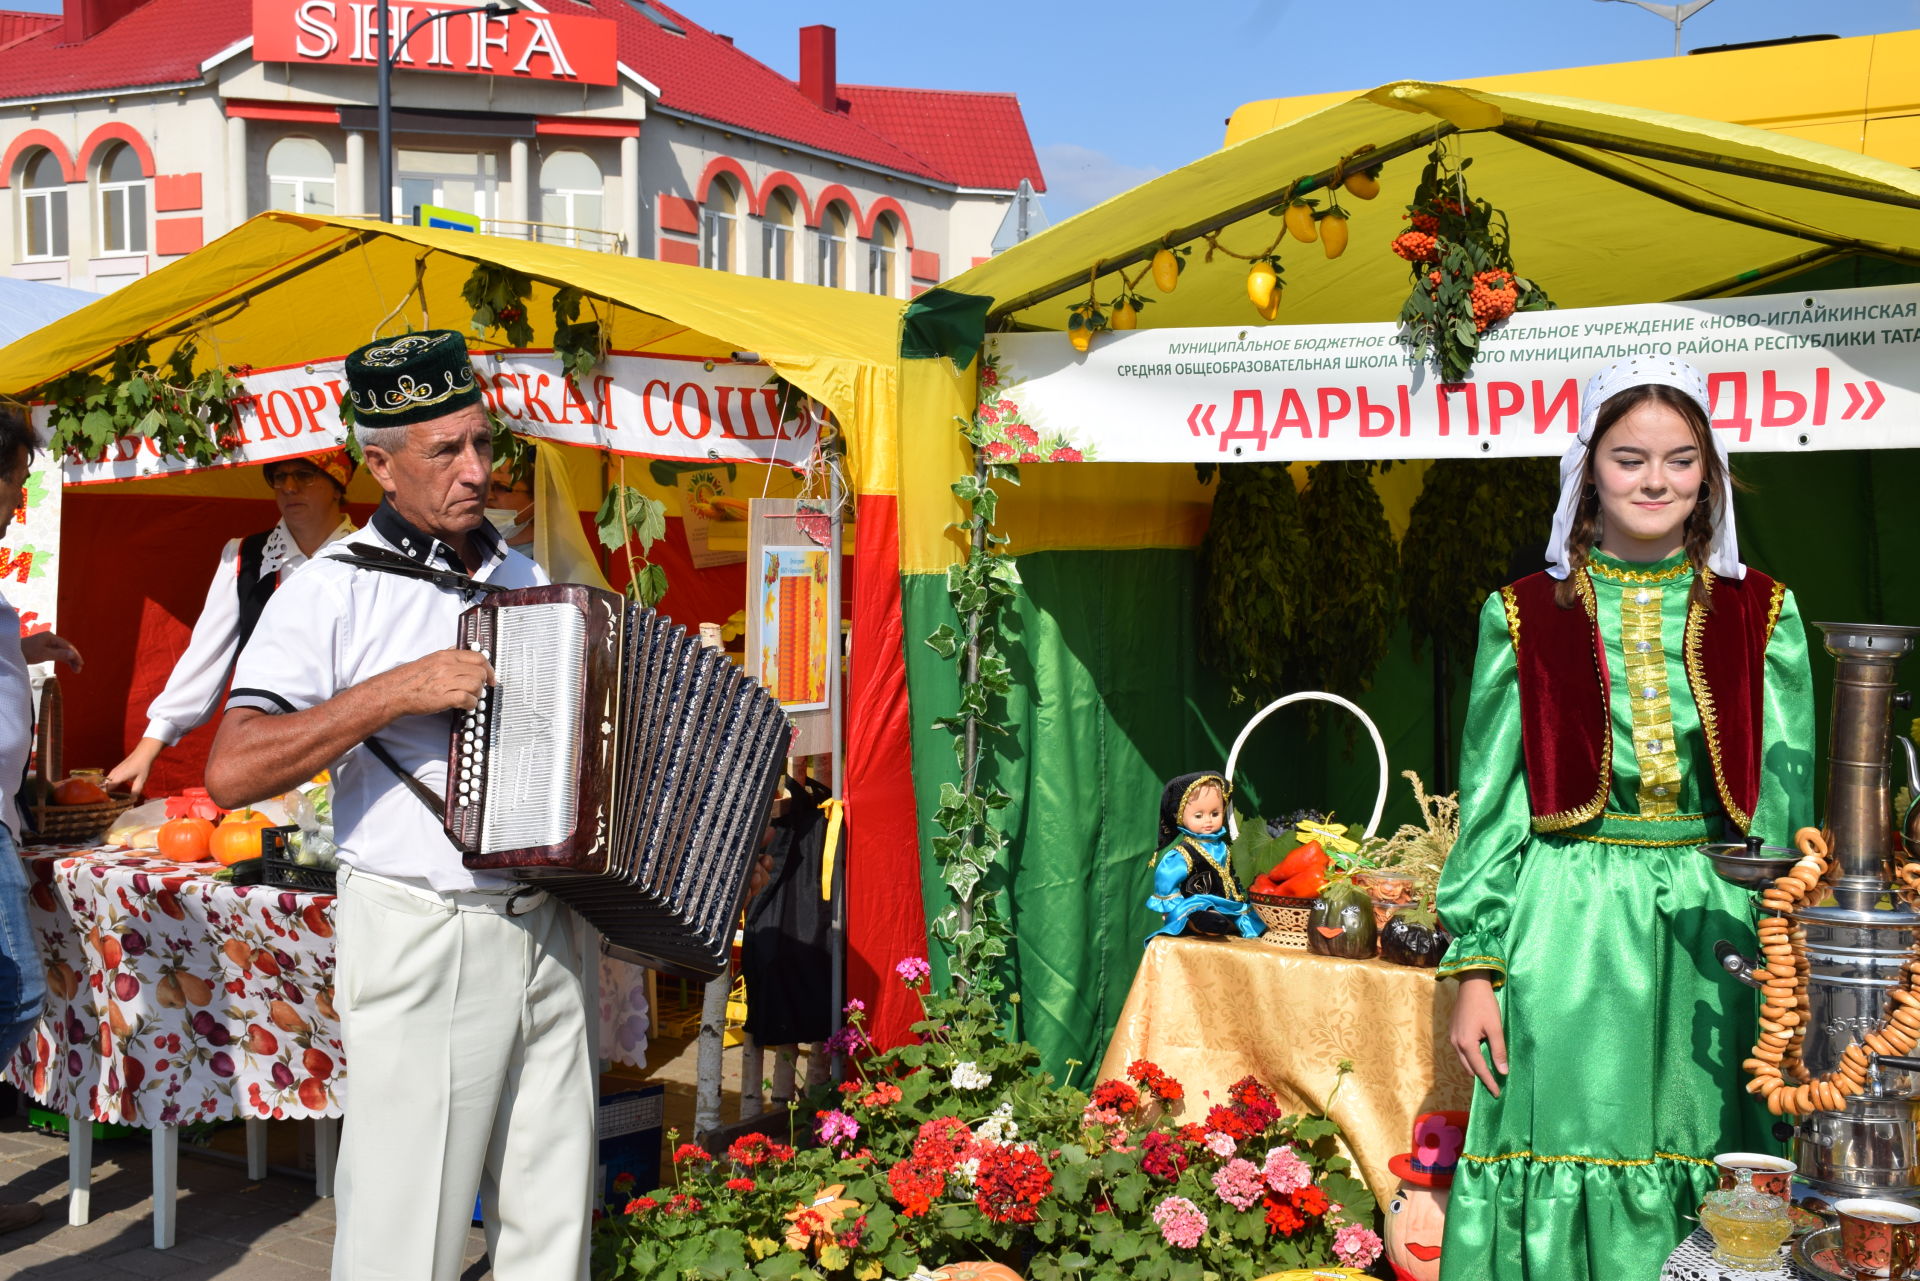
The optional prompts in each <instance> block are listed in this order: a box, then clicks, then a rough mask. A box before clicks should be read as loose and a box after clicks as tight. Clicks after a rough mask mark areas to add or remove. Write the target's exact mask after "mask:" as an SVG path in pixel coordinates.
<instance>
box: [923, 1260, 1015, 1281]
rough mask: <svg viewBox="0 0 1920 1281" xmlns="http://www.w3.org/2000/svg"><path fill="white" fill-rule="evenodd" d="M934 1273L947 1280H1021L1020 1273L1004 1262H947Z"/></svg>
mask: <svg viewBox="0 0 1920 1281" xmlns="http://www.w3.org/2000/svg"><path fill="white" fill-rule="evenodd" d="M935 1275H936V1276H943V1277H945V1278H946V1279H947V1281H1021V1277H1020V1274H1019V1273H1018V1272H1015V1271H1014V1270H1013V1269H1012V1268H1010V1267H1008V1266H1007V1265H1006V1264H1004V1263H949V1264H947V1265H946V1266H945V1267H943V1268H941V1269H940V1270H939V1271H938V1272H937V1273H935Z"/></svg>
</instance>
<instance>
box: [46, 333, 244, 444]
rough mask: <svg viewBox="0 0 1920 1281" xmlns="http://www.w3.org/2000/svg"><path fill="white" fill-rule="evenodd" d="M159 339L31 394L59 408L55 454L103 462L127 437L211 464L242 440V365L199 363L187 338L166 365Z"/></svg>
mask: <svg viewBox="0 0 1920 1281" xmlns="http://www.w3.org/2000/svg"><path fill="white" fill-rule="evenodd" d="M151 345H152V344H151V342H150V341H149V340H147V339H140V340H137V341H134V342H130V343H127V344H125V345H123V346H121V347H119V348H117V349H116V350H115V351H114V353H113V355H112V356H111V357H110V358H109V359H108V361H107V363H106V365H105V366H104V367H100V366H96V367H95V368H93V369H89V370H75V371H73V372H71V373H68V374H66V375H64V376H62V377H60V378H56V379H54V380H53V381H52V382H49V383H45V384H42V385H41V386H40V387H37V388H35V389H33V390H32V391H31V392H29V393H28V397H27V398H28V399H32V400H39V401H44V402H45V403H47V404H48V405H49V406H51V409H50V411H49V415H48V426H49V428H50V429H51V431H52V449H53V452H54V453H56V454H58V453H68V452H71V453H72V454H74V455H76V456H78V457H81V458H86V459H89V460H93V461H99V460H100V459H102V458H104V457H105V456H106V452H107V450H108V449H110V448H111V447H112V446H113V445H114V444H115V443H116V442H118V441H120V440H123V439H129V438H133V439H142V440H149V441H152V442H153V444H154V447H155V448H156V450H158V452H159V453H161V454H162V455H171V456H175V457H179V458H185V459H187V460H189V461H191V462H194V463H199V464H206V463H211V462H214V461H216V460H217V459H219V458H221V457H222V456H223V455H225V454H227V453H228V452H230V451H231V450H233V449H235V448H238V446H239V444H240V438H239V433H238V432H237V430H236V429H235V428H236V424H237V423H238V421H239V412H238V406H237V402H238V401H240V400H241V399H243V398H244V397H245V396H246V394H247V391H246V386H245V385H244V383H242V381H241V374H242V372H243V371H242V370H241V369H240V368H239V367H238V366H226V367H220V366H215V367H212V368H208V369H205V370H200V371H198V372H196V371H195V369H194V362H195V360H196V348H195V346H194V344H193V342H192V341H191V340H183V341H182V342H180V343H179V344H178V345H177V346H176V347H175V348H174V349H173V351H172V353H171V354H170V355H169V356H168V357H167V359H166V362H165V364H164V366H160V365H156V364H155V363H154V361H153V359H152V358H151V355H150V350H151Z"/></svg>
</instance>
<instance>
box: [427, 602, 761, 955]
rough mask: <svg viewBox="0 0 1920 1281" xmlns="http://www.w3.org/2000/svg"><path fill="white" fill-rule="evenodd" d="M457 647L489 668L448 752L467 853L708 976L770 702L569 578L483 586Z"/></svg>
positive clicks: (455, 825)
mask: <svg viewBox="0 0 1920 1281" xmlns="http://www.w3.org/2000/svg"><path fill="white" fill-rule="evenodd" d="M458 643H459V644H460V645H461V646H462V647H464V648H467V649H474V650H478V651H479V652H480V653H481V654H482V655H483V656H485V657H486V658H487V659H488V661H489V662H491V663H492V665H493V670H494V674H495V676H496V678H497V680H498V683H497V684H496V685H494V686H492V687H491V688H489V689H488V690H487V691H486V692H485V693H484V694H482V695H481V698H480V701H479V706H477V707H476V708H474V709H473V710H472V711H470V712H466V713H464V714H462V715H461V716H460V717H459V718H458V719H457V720H456V722H455V725H454V729H453V736H452V741H451V743H450V744H449V747H448V752H447V795H446V811H445V822H446V829H447V834H448V835H449V836H450V837H451V838H452V839H453V842H454V844H455V845H457V846H458V847H459V848H460V851H461V856H462V859H463V860H464V862H465V863H466V865H467V866H468V867H470V868H476V869H479V868H486V869H494V870H500V871H505V872H508V873H510V874H511V875H513V876H514V877H515V878H517V879H519V880H522V881H526V882H530V883H532V884H534V885H537V886H538V887H539V888H540V889H543V890H546V891H548V892H550V893H551V894H553V895H554V897H556V898H558V899H560V900H561V901H562V902H564V903H567V904H568V905H570V906H571V907H572V908H573V909H574V910H575V911H577V912H579V913H580V915H581V916H583V917H585V918H586V919H587V920H588V921H589V922H590V923H592V924H593V925H594V926H595V927H596V928H597V929H598V930H599V931H600V932H601V934H603V935H605V936H606V940H607V947H608V950H609V951H610V952H612V953H613V954H614V955H617V956H621V957H623V958H625V959H629V960H633V961H637V962H639V963H640V964H644V965H650V966H653V967H655V968H657V969H665V970H667V971H670V972H673V973H678V974H685V975H689V976H691V977H695V978H701V979H705V978H711V977H713V976H714V975H716V974H718V973H720V972H721V971H722V970H723V969H724V968H725V967H726V965H727V961H728V956H729V952H730V949H731V947H732V944H733V932H734V924H735V918H736V917H737V916H738V914H739V910H740V901H741V895H742V891H743V890H744V888H745V886H746V881H747V874H748V871H749V869H750V867H751V864H752V861H753V857H754V854H755V852H756V850H757V849H758V847H759V842H760V836H761V833H762V832H763V830H764V829H765V827H766V823H767V815H768V812H769V809H770V808H771V806H772V803H773V795H774V790H775V788H776V787H777V785H778V783H779V781H780V774H781V770H782V767H783V764H784V761H785V757H786V751H787V746H788V744H789V742H790V740H791V729H790V726H789V722H788V720H787V717H786V713H784V712H783V711H781V709H780V704H779V702H778V701H777V700H776V699H775V698H774V697H773V695H772V694H770V693H768V692H767V691H766V690H765V689H763V688H761V686H760V685H759V684H758V683H757V682H755V681H753V680H751V679H749V678H748V677H746V676H744V675H742V674H741V672H740V671H739V669H737V668H736V667H735V666H734V665H733V664H732V663H731V662H729V661H727V658H726V656H725V655H724V654H722V653H720V652H719V651H718V650H714V649H709V648H707V647H705V646H703V645H701V644H700V642H699V640H698V639H697V638H693V637H689V636H688V635H687V632H686V629H685V628H683V627H676V626H674V625H672V624H671V623H670V622H669V621H668V620H667V619H664V618H662V617H660V615H658V614H656V613H654V612H653V611H652V610H650V609H646V608H643V607H641V606H639V605H635V604H632V603H630V602H628V601H626V600H625V599H623V598H622V597H619V596H616V595H614V594H612V593H611V592H604V591H600V590H597V589H595V588H591V587H582V586H579V585H576V584H559V585H555V586H551V587H529V588H522V589H517V590H511V591H501V592H496V593H494V594H492V595H490V596H488V597H486V598H485V599H484V600H483V601H482V602H481V603H480V604H477V605H475V606H473V607H472V608H470V609H468V610H467V611H466V612H465V613H463V614H462V615H461V616H460V631H459V641H458Z"/></svg>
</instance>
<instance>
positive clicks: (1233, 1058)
mask: <svg viewBox="0 0 1920 1281" xmlns="http://www.w3.org/2000/svg"><path fill="white" fill-rule="evenodd" d="M1453 995H1454V984H1452V983H1450V982H1449V983H1440V982H1436V981H1435V979H1434V977H1433V971H1432V970H1417V969H1413V968H1410V967H1408V966H1404V965H1390V964H1388V963H1387V962H1385V961H1348V960H1342V959H1340V958H1338V957H1331V956H1314V955H1312V954H1311V953H1308V952H1296V951H1293V950H1291V949H1288V948H1283V947H1277V946H1275V945H1273V944H1270V943H1260V942H1255V941H1252V940H1246V939H1210V938H1164V937H1163V938H1156V939H1155V940H1154V941H1153V943H1152V945H1151V946H1149V947H1148V948H1147V950H1146V955H1145V956H1144V957H1142V958H1141V961H1140V969H1139V972H1138V973H1136V974H1135V975H1134V976H1133V989H1132V990H1131V991H1130V992H1128V993H1127V1004H1126V1006H1125V1008H1124V1009H1122V1010H1121V1011H1120V1022H1119V1025H1118V1026H1117V1027H1115V1028H1114V1030H1113V1040H1112V1041H1111V1042H1109V1043H1108V1045H1107V1056H1106V1060H1105V1061H1104V1062H1103V1063H1102V1064H1101V1065H1100V1075H1099V1077H1098V1078H1097V1079H1099V1080H1105V1079H1107V1078H1108V1077H1116V1076H1120V1075H1122V1074H1123V1073H1124V1072H1125V1071H1126V1066H1127V1064H1128V1063H1129V1062H1131V1061H1132V1060H1134V1059H1151V1060H1153V1061H1154V1062H1155V1063H1158V1064H1159V1065H1160V1066H1161V1067H1163V1068H1165V1069H1166V1070H1167V1071H1168V1072H1169V1073H1171V1074H1172V1075H1173V1076H1174V1077H1175V1079H1177V1080H1178V1081H1180V1082H1181V1084H1183V1085H1185V1086H1186V1088H1187V1111H1188V1112H1189V1113H1191V1114H1192V1115H1194V1116H1196V1117H1198V1116H1201V1115H1204V1114H1205V1112H1206V1109H1207V1107H1209V1106H1211V1103H1210V1102H1209V1101H1208V1100H1207V1098H1206V1094H1209V1093H1210V1094H1211V1095H1212V1102H1213V1103H1218V1102H1223V1101H1225V1099H1226V1092H1227V1087H1228V1086H1230V1085H1232V1084H1233V1083H1234V1082H1235V1081H1237V1080H1239V1079H1240V1078H1241V1077H1243V1076H1246V1075H1248V1074H1252V1075H1253V1076H1256V1077H1258V1078H1259V1079H1260V1080H1261V1081H1262V1082H1264V1083H1265V1084H1266V1085H1267V1087H1268V1088H1269V1089H1271V1090H1272V1091H1273V1092H1274V1094H1275V1095H1276V1096H1277V1097H1278V1099H1279V1100H1280V1106H1281V1107H1282V1108H1283V1109H1284V1110H1286V1111H1313V1112H1320V1111H1323V1110H1326V1101H1327V1095H1328V1093H1329V1092H1330V1091H1332V1089H1333V1084H1334V1079H1335V1076H1336V1068H1337V1066H1338V1064H1339V1062H1340V1060H1341V1059H1351V1060H1352V1061H1353V1071H1352V1072H1351V1073H1350V1074H1349V1075H1348V1076H1347V1079H1346V1081H1345V1083H1344V1084H1342V1085H1341V1086H1340V1091H1339V1093H1338V1094H1337V1095H1335V1097H1334V1100H1333V1107H1332V1109H1331V1111H1330V1112H1329V1113H1328V1115H1330V1116H1331V1117H1332V1118H1333V1119H1334V1120H1335V1121H1337V1122H1338V1123H1339V1125H1340V1128H1341V1129H1342V1130H1344V1131H1345V1132H1346V1136H1347V1143H1348V1145H1349V1146H1350V1148H1351V1149H1352V1152H1353V1155H1354V1159H1355V1161H1356V1162H1357V1163H1358V1165H1359V1167H1360V1171H1361V1173H1362V1174H1364V1175H1365V1177H1366V1180H1367V1185H1368V1186H1369V1187H1371V1188H1372V1189H1373V1191H1374V1195H1376V1196H1378V1197H1380V1198H1381V1199H1382V1200H1383V1201H1384V1200H1385V1198H1387V1197H1389V1196H1391V1195H1392V1194H1393V1189H1394V1184H1395V1180H1394V1177H1393V1175H1392V1174H1391V1173H1390V1172H1389V1171H1388V1170H1387V1162H1388V1160H1390V1159H1391V1158H1392V1157H1394V1156H1395V1155H1397V1154H1399V1153H1402V1152H1406V1151H1408V1150H1409V1145H1410V1144H1411V1142H1412V1139H1413V1119H1414V1117H1416V1116H1418V1115H1419V1114H1420V1113H1422V1112H1434V1111H1439V1110H1441V1109H1445V1108H1458V1109H1464V1108H1465V1107H1466V1106H1467V1100H1468V1097H1469V1088H1468V1087H1469V1084H1470V1078H1469V1077H1468V1076H1467V1071H1466V1069H1465V1068H1463V1067H1461V1066H1460V1060H1459V1059H1458V1058H1457V1057H1456V1056H1455V1055H1454V1052H1453V1049H1452V1047H1451V1046H1450V1045H1448V1044H1447V1021H1448V1020H1449V1019H1450V1018H1451V1017H1452V1015H1453Z"/></svg>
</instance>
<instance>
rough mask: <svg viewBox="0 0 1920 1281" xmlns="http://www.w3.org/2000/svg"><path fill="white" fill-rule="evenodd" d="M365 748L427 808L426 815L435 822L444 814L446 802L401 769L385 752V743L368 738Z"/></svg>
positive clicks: (408, 772)
mask: <svg viewBox="0 0 1920 1281" xmlns="http://www.w3.org/2000/svg"><path fill="white" fill-rule="evenodd" d="M365 747H366V749H367V750H368V751H369V752H372V753H373V756H374V759H375V760H377V761H379V762H380V763H381V764H382V765H384V766H386V767H387V768H388V769H390V770H392V771H393V776H394V777H395V778H397V779H399V780H400V781H401V782H402V783H404V784H406V787H407V790H408V791H409V792H412V793H413V794H414V795H415V796H417V797H419V798H420V803H421V804H422V805H424V806H426V807H427V813H429V814H431V815H433V817H434V818H435V819H436V820H437V819H439V818H440V816H441V815H442V814H443V813H445V812H446V808H447V803H446V800H445V799H444V798H443V797H441V796H440V795H439V794H438V793H436V792H435V791H434V790H433V789H432V788H431V787H428V786H427V785H426V784H425V783H422V782H421V781H420V780H419V779H418V778H415V777H414V775H413V771H411V770H408V769H403V768H401V765H400V762H399V761H396V760H394V759H393V753H392V752H389V751H388V750H387V746H386V744H385V743H382V742H381V741H380V740H379V739H377V738H370V739H368V740H367V741H366V743H365Z"/></svg>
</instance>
